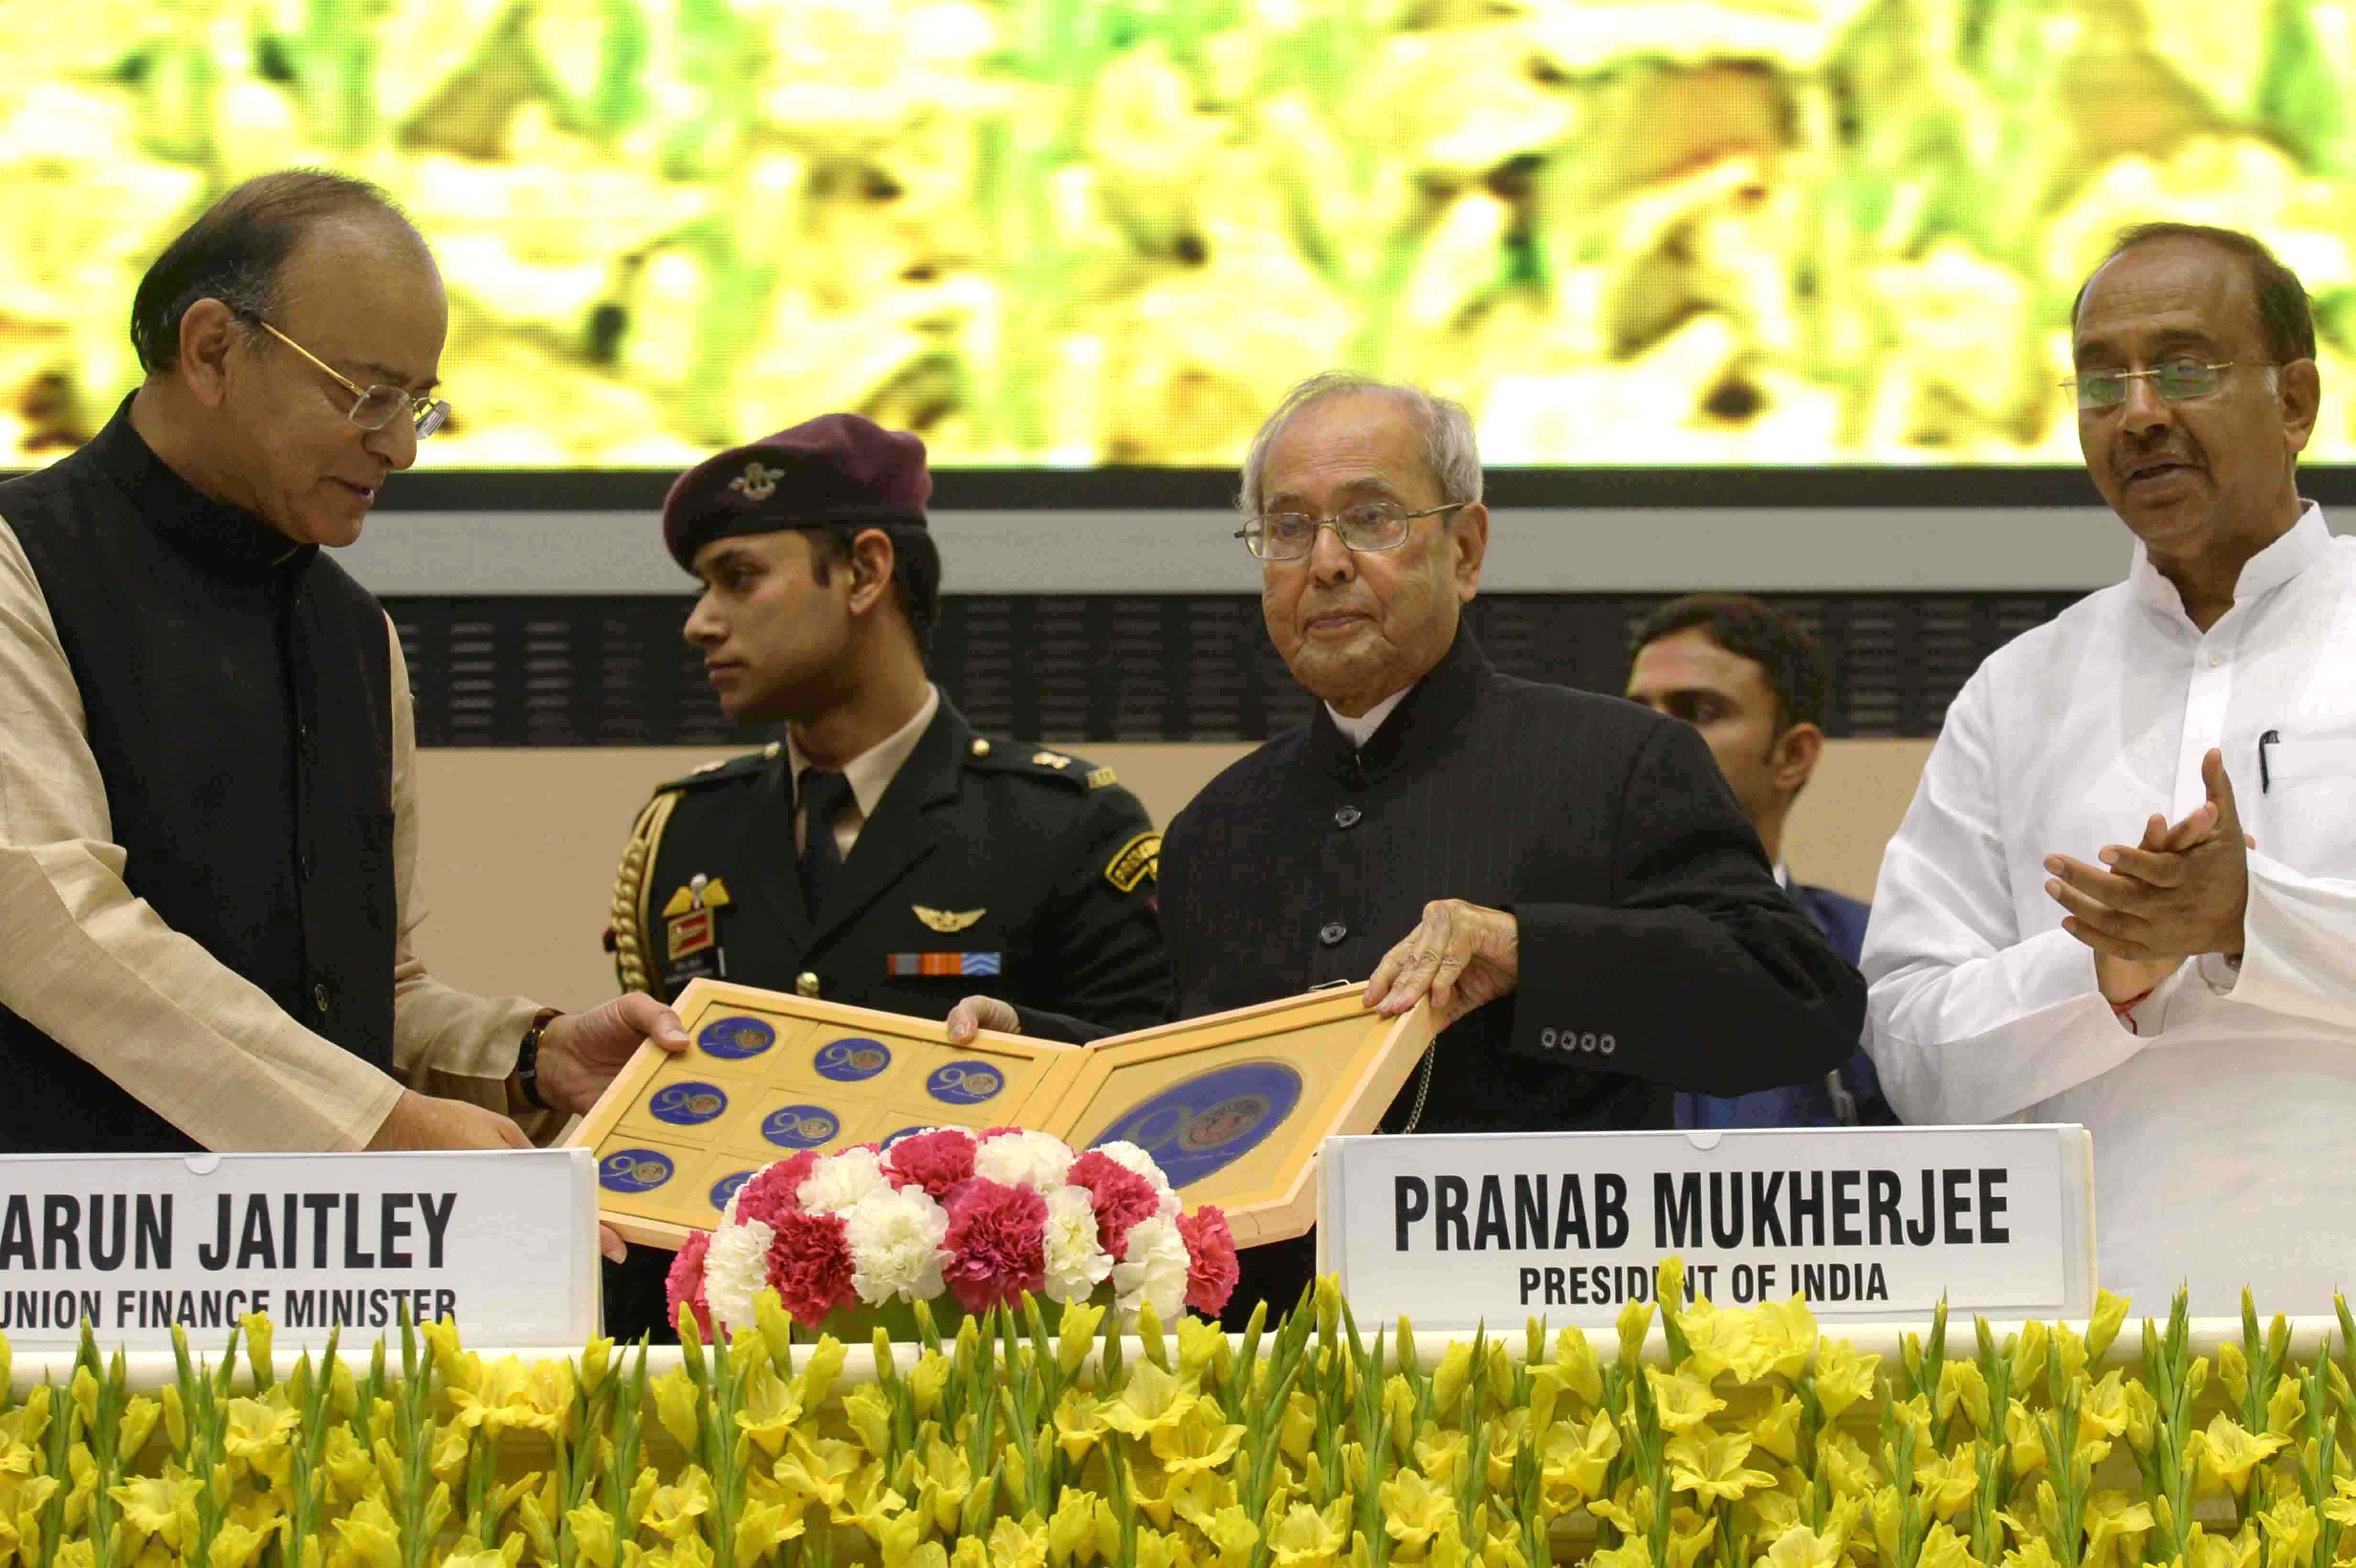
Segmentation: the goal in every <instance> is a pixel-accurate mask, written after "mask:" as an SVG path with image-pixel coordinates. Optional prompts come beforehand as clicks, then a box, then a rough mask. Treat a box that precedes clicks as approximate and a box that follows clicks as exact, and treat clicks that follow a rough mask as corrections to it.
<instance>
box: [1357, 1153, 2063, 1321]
mask: <svg viewBox="0 0 2356 1568" xmlns="http://www.w3.org/2000/svg"><path fill="white" fill-rule="evenodd" d="M2093 1147H2094V1145H2093V1138H2092V1136H2090V1135H2089V1134H2088V1133H2087V1132H2086V1130H2085V1129H2084V1128H2083V1127H2080V1126H2006V1127H1789V1128H1785V1127H1776V1128H1755V1129H1754V1128H1745V1129H1740V1130H1728V1131H1723V1132H1719V1131H1708V1132H1629V1133H1487V1134H1458V1135H1448V1134H1442V1135H1434V1136H1416V1137H1340V1138H1329V1139H1327V1140H1326V1143H1325V1147H1324V1153H1323V1158H1322V1161H1321V1164H1322V1167H1323V1170H1322V1177H1321V1180H1322V1187H1321V1191H1320V1194H1319V1208H1318V1222H1317V1252H1318V1265H1317V1266H1318V1269H1319V1271H1320V1272H1321V1273H1322V1272H1325V1271H1329V1270H1331V1271H1335V1272H1338V1273H1339V1274H1340V1275H1341V1276H1342V1289H1343V1292H1344V1295H1345V1296H1347V1297H1348V1298H1349V1300H1350V1303H1351V1305H1352V1306H1353V1307H1355V1308H1356V1309H1357V1312H1358V1316H1359V1317H1360V1318H1361V1319H1362V1320H1364V1321H1368V1322H1379V1321H1381V1320H1383V1319H1386V1318H1388V1317H1395V1316H1397V1315H1398V1314H1400V1313H1405V1314H1407V1315H1408V1317H1412V1318H1413V1319H1414V1320H1415V1321H1416V1322H1417V1323H1418V1324H1419V1325H1421V1324H1424V1323H1430V1325H1431V1326H1433V1327H1434V1328H1472V1327H1473V1326H1474V1325H1475V1324H1477V1323H1481V1322H1486V1323H1487V1324H1488V1325H1489V1327H1491V1328H1498V1327H1500V1326H1504V1325H1510V1324H1518V1323H1521V1322H1523V1321H1525V1320H1526V1319H1527V1318H1530V1317H1546V1318H1547V1319H1549V1320H1550V1321H1553V1322H1556V1323H1609V1322H1611V1321H1612V1319H1613V1318H1614V1317H1617V1316H1618V1314H1619V1312H1620V1309H1621V1308H1622V1307H1623V1306H1625V1305H1627V1304H1628V1303H1629V1302H1631V1301H1639V1302H1641V1301H1649V1300H1651V1299H1652V1291H1653V1285H1654V1278H1655V1273H1654V1271H1655V1267H1656V1266H1657V1265H1658V1264H1660V1263H1661V1262H1662V1261H1663V1260H1665V1259H1666V1258H1669V1257H1673V1256H1674V1257H1678V1258H1681V1259H1683V1260H1684V1262H1685V1268H1686V1282H1687V1288H1688V1289H1689V1290H1691V1291H1693V1292H1695V1293H1697V1294H1698V1295H1702V1296H1708V1297H1709V1298H1710V1299H1711V1300H1712V1301H1714V1302H1716V1303H1717V1304H1718V1305H1719V1306H1721V1307H1735V1306H1748V1305H1751V1304H1755V1303H1758V1302H1762V1301H1782V1300H1784V1299H1787V1298H1788V1297H1790V1296H1792V1295H1793V1294H1794V1292H1798V1293H1799V1294H1801V1295H1803V1296H1806V1297H1807V1299H1808V1304H1809V1306H1810V1307H1812V1308H1813V1309H1814V1310H1815V1312H1816V1314H1817V1315H1818V1316H1820V1317H1837V1318H1843V1319H1847V1320H1850V1321H1875V1320H1890V1321H1898V1320H1909V1319H1912V1320H1919V1319H1922V1318H1923V1317H1928V1316H1929V1315H1930V1313H1931V1311H1932V1309H1933V1307H1936V1306H1937V1305H1938V1303H1939V1300H1940V1298H1941V1297H1943V1296H1944V1297H1945V1298H1946V1300H1947V1302H1948V1305H1949V1307H1950V1308H1951V1309H1952V1310H1954V1311H1956V1312H1960V1313H1966V1314H1968V1313H1972V1312H1985V1313H1987V1314H1989V1315H1990V1316H1997V1317H2084V1316H2085V1315H2087V1314H2088V1313H2090V1312H2091V1311H2092V1310H2093V1309H2094V1289H2095V1277H2094V1207H2093V1200H2092V1198H2091V1196H2090V1194H2091V1192H2092V1189H2093V1183H2094V1152H2093Z"/></svg>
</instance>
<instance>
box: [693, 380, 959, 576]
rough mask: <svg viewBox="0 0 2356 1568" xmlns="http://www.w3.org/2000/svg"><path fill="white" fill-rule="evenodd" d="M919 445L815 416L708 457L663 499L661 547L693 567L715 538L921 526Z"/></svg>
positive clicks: (863, 422)
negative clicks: (854, 526) (836, 526)
mask: <svg viewBox="0 0 2356 1568" xmlns="http://www.w3.org/2000/svg"><path fill="white" fill-rule="evenodd" d="M932 494H933V476H932V475H930V474H929V473H927V472H926V468H925V443H923V442H922V441H920V440H918V439H917V438H916V436H913V435H910V434H909V433H908V432H905V431H897V430H885V429H884V428H883V426H882V425H879V424H877V423H876V422H875V421H873V420H867V419H862V418H861V417H860V416H859V415H857V414H820V415H819V417H818V418H816V419H814V420H809V421H804V422H803V423H800V424H798V425H796V426H794V428H793V429H791V430H781V431H779V432H777V433H776V434H775V435H771V436H764V437H762V438H761V439H760V440H759V441H756V442H754V443H751V444H749V445H745V446H739V447H735V448H733V449H731V450H730V451H727V452H723V453H721V454H720V455H719V456H717V457H707V458H705V459H704V460H703V461H702V462H701V463H699V464H696V465H695V466H694V467H692V468H691V469H689V470H688V471H687V472H686V473H684V474H682V475H680V476H679V477H678V478H677V479H676V480H674V481H673V482H672V484H671V487H670V494H669V495H668V496H664V497H663V509H662V525H663V543H664V544H666V545H668V546H669V548H670V553H671V557H672V559H673V560H677V561H678V562H679V563H680V565H681V566H682V567H685V568H686V569H687V570H689V571H694V570H695V552H696V551H698V550H700V549H702V548H703V547H704V546H705V545H708V544H710V543H711V542H712V540H714V539H734V538H736V537H737V536H739V535H743V534H774V533H780V532H783V531H784V530H785V529H787V528H818V527H819V526H821V525H823V524H827V523H914V524H916V526H917V527H918V528H922V527H924V525H925V503H926V500H928V499H930V498H931V496H932Z"/></svg>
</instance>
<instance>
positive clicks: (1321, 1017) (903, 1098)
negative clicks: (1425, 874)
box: [567, 980, 1434, 1249]
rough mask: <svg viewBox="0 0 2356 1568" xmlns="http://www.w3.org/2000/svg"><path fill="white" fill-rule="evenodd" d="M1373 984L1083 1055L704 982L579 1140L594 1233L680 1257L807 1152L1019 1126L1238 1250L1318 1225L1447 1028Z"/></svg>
mask: <svg viewBox="0 0 2356 1568" xmlns="http://www.w3.org/2000/svg"><path fill="white" fill-rule="evenodd" d="M1360 995H1361V993H1360V988H1359V987H1355V986H1353V987H1347V988H1340V989H1328V990H1324V991H1318V992H1312V993H1310V994H1308V995H1306V996H1301V997H1288V998H1284V999H1281V1000H1279V1001H1273V1002H1265V1003H1261V1004H1259V1005H1258V1006H1256V1007H1249V1008H1238V1009H1237V1010H1236V1011H1233V1012H1227V1013H1220V1014H1215V1015H1214V1016H1212V1017H1209V1018H1203V1019H1192V1020H1190V1021H1188V1022H1185V1023H1179V1024H1169V1025H1165V1026H1163V1027H1161V1028H1158V1029H1145V1030H1141V1031H1139V1032H1138V1033H1135V1034H1129V1035H1120V1036H1116V1037H1114V1038H1112V1039H1109V1040H1098V1041H1097V1042H1096V1043H1094V1044H1093V1045H1090V1046H1087V1047H1075V1046H1068V1045H1062V1044H1058V1043H1056V1042H1054V1041H1049V1040H1029V1039H1025V1038H1023V1037H1022V1036H1019V1035H1009V1034H998V1033H994V1032H991V1031H989V1030H984V1031H983V1032H982V1033H980V1035H979V1036H977V1037H976V1038H975V1039H974V1040H972V1041H971V1042H969V1044H967V1045H964V1046H952V1045H951V1044H950V1043H949V1040H948V1029H947V1027H946V1026H945V1025H943V1024H940V1023H937V1022H935V1021H932V1020H928V1019H913V1018H907V1017H904V1016H901V1015H898V1014H894V1013H884V1012H877V1011H874V1010H872V1009H869V1008H851V1007H845V1006H843V1005H841V1004H840V1003H835V1002H826V1001H817V1000H811V999H808V998H804V997H793V996H787V995H784V994H782V993H778V992H773V991H763V990H758V989H755V987H749V986H739V985H733V984H730V983H728V982H725V981H713V980H697V981H695V982H693V983H692V984H691V985H690V986H689V987H687V989H686V990H685V991H683V992H681V993H680V997H679V1000H678V1001H677V1002H676V1003H675V1004H674V1008H675V1009H676V1010H677V1011H678V1013H679V1015H680V1020H681V1022H682V1023H684V1024H685V1025H686V1028H687V1032H688V1035H689V1038H690V1039H691V1040H693V1041H694V1042H695V1043H694V1044H693V1045H692V1046H691V1047H690V1049H689V1050H688V1051H686V1052H684V1053H682V1054H681V1055H679V1056H676V1057H674V1056H671V1055H669V1054H668V1053H666V1052H664V1051H661V1050H659V1048H657V1047H655V1046H653V1045H651V1044H650V1045H648V1046H646V1047H644V1048H642V1049H641V1050H640V1051H639V1052H638V1054H637V1056H636V1057H634V1058H633V1059H632V1060H631V1061H630V1063H629V1065H628V1066H626V1068H624V1069H623V1071H622V1072H621V1073H620V1074H619V1075H617V1076H616V1078H615V1080H614V1082H613V1083H611V1084H610V1085H609V1086H608V1087H607V1089H606V1091H605V1093H604V1094H603V1095H602V1096H600V1098H599V1099H598V1102H597V1104H596V1105H595V1106H594V1107H593V1108H592V1109H591V1111H590V1112H589V1114H588V1115H586V1116H584V1118H583V1119H582V1121H581V1123H580V1125H578V1126H577V1127H576V1128H575V1129H574V1131H573V1136H571V1138H570V1139H568V1140H567V1141H568V1142H569V1143H570V1144H572V1145H573V1146H575V1147H585V1148H590V1149H594V1151H596V1155H597V1177H598V1194H597V1197H598V1205H599V1213H600V1217H601V1218H603V1219H604V1220H605V1222H606V1223H608V1224H610V1225H612V1226H613V1227H614V1228H615V1230H616V1231H617V1232H620V1233H621V1235H622V1236H623V1237H624V1238H625V1239H626V1240H628V1241H632V1242H636V1243H640V1244H642V1245H647V1246H655V1247H664V1248H671V1249H676V1248H678V1247H680V1246H683V1245H685V1244H686V1242H687V1238H688V1236H689V1235H690V1234H691V1232H694V1231H696V1230H708V1229H710V1228H712V1227H713V1226H715V1225H717V1224H718V1223H719V1222H720V1218H721V1213H722V1211H723V1208H724V1207H725V1205H726V1203H727V1201H728V1198H729V1196H730V1195H731V1194H732V1193H733V1192H734V1190H735V1188H736V1187H737V1186H738V1185H741V1184H742V1182H743V1181H744V1180H745V1179H748V1178H749V1177H750V1176H751V1175H752V1174H753V1173H754V1172H755V1171H756V1170H758V1169H759V1168H761V1167H762V1166H764V1165H766V1164H768V1163H769V1162H770V1161H772V1160H777V1159H783V1158H787V1157H790V1156H791V1155H792V1154H794V1153H795V1152H797V1151H798V1150H800V1149H805V1148H811V1149H818V1150H820V1151H822V1152H824V1151H831V1150H834V1149H840V1148H844V1147H850V1146H851V1145H853V1144H859V1143H867V1142H884V1143H888V1142H889V1141H890V1140H891V1139H892V1138H893V1137H894V1136H899V1135H900V1134H902V1133H905V1132H909V1131H913V1130H915V1129H916V1128H917V1127H921V1126H951V1125H955V1126H964V1127H968V1128H969V1129H971V1130H973V1131H975V1132H980V1131H981V1130H982V1129H984V1128H986V1127H993V1126H1021V1127H1031V1128H1035V1129H1037V1130H1039V1131H1041V1132H1046V1133H1052V1134H1054V1135H1055V1136H1058V1137H1060V1138H1063V1139H1064V1140H1065V1141H1066V1142H1067V1143H1069V1144H1070V1145H1071V1146H1072V1147H1074V1148H1076V1149H1084V1148H1087V1147H1089V1146H1090V1145H1092V1144H1095V1143H1098V1142H1104V1141H1109V1140H1111V1139H1114V1138H1122V1139H1126V1140H1127V1141H1130V1142H1132V1143H1136V1144H1138V1145H1139V1146H1140V1147H1143V1148H1144V1149H1145V1150H1146V1152H1147V1153H1149V1154H1151V1156H1152V1157H1154V1159H1155V1160H1156V1162H1157V1163H1159V1164H1160V1165H1161V1166H1162V1168H1163V1170H1164V1171H1165V1173H1167V1174H1168V1176H1169V1178H1170V1179H1171V1181H1172V1183H1173V1186H1175V1187H1176V1188H1177V1189H1178V1191H1179V1195H1180V1198H1181V1200H1183V1202H1184V1203H1185V1204H1186V1206H1187V1207H1188V1208H1190V1209H1191V1208H1195V1207H1199V1206H1201V1205H1204V1204H1214V1205H1216V1206H1217V1207H1218V1208H1219V1209H1221V1210H1222V1211H1225V1212H1226V1216H1227V1223H1228V1225H1229V1227H1230V1228H1231V1229H1232V1230H1233V1231H1234V1232H1235V1236H1236V1240H1237V1243H1240V1244H1242V1245H1246V1246H1249V1245H1252V1244H1255V1243H1262V1242H1272V1241H1280V1240H1283V1239H1285V1238H1287V1237H1290V1236H1298V1235H1301V1234H1302V1233H1304V1232H1307V1231H1308V1230H1309V1229H1310V1228H1311V1226H1312V1225H1313V1224H1314V1223H1315V1221H1316V1215H1317V1190H1316V1172H1317V1160H1318V1155H1319V1151H1320V1149H1321V1148H1322V1147H1323V1143H1324V1140H1325V1139H1326V1138H1327V1137H1329V1136H1336V1135H1360V1134H1365V1133H1371V1132H1373V1131H1374V1130H1375V1125H1376V1122H1377V1121H1378V1120H1379V1119H1380V1118H1381V1116H1382V1114H1383V1112H1384V1111H1385V1109H1387V1107H1388V1106H1389V1104H1390V1103H1391V1100H1392V1098H1393V1097H1394V1096H1395V1095H1396V1094H1397V1093H1398V1091H1399V1089H1400V1087H1401V1086H1402V1085H1403V1084H1404V1083H1406V1081H1407V1079H1408V1075H1409V1074H1410V1073H1411V1072H1413V1071H1414V1070H1415V1066H1416V1063H1417V1062H1418V1061H1419V1059H1420V1058H1421V1056H1422V1054H1423V1051H1424V1050H1425V1048H1426V1047H1427V1046H1429V1045H1430V1041H1431V1038H1432V1035H1433V1033H1434V1030H1433V1029H1432V1027H1431V1021H1430V1008H1429V1006H1428V1005H1427V1006H1422V1007H1418V1008H1416V1009H1415V1010H1414V1011H1412V1012H1410V1013H1408V1014H1407V1015H1405V1016H1404V1017H1401V1018H1398V1019H1386V1018H1383V1017H1381V1016H1380V1015H1378V1014H1376V1013H1372V1012H1369V1011H1367V1010H1366V1008H1365V1005H1364V1003H1363V1002H1362V1001H1361V999H1360Z"/></svg>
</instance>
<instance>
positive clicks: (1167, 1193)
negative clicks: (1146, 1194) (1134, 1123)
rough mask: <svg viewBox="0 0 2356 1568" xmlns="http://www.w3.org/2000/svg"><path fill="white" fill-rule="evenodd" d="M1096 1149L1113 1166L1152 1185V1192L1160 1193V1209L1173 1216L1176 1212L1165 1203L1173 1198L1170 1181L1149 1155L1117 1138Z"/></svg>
mask: <svg viewBox="0 0 2356 1568" xmlns="http://www.w3.org/2000/svg"><path fill="white" fill-rule="evenodd" d="M1096 1149H1097V1152H1098V1154H1100V1155H1102V1156H1104V1157H1106V1158H1107V1159H1108V1160H1110V1161H1112V1162H1113V1163H1114V1164H1115V1165H1119V1166H1126V1167H1128V1168H1130V1169H1131V1170H1133V1171H1135V1172H1137V1174H1138V1175H1140V1176H1141V1177H1143V1178H1145V1179H1146V1180H1148V1181H1150V1182H1151V1183H1153V1190H1154V1191H1156V1192H1158V1193H1160V1194H1161V1195H1162V1198H1163V1200H1164V1203H1163V1205H1162V1207H1163V1210H1164V1211H1165V1213H1167V1214H1173V1215H1174V1214H1175V1213H1176V1212H1177V1211H1176V1210H1175V1209H1173V1208H1171V1207H1170V1205H1169V1203H1168V1201H1167V1200H1169V1199H1170V1198H1172V1197H1173V1193H1172V1192H1171V1190H1170V1179H1169V1178H1168V1177H1166V1176H1164V1175H1162V1168H1161V1167H1160V1166H1158V1165H1156V1164H1154V1163H1153V1157H1152V1156H1151V1155H1150V1154H1148V1153H1146V1152H1145V1151H1144V1150H1143V1149H1141V1148H1140V1147H1137V1146H1136V1145H1135V1144H1133V1143H1130V1142H1128V1141H1126V1140H1124V1139H1119V1138H1116V1139H1115V1140H1114V1141H1112V1142H1111V1143H1108V1144H1098V1145H1097V1146H1096Z"/></svg>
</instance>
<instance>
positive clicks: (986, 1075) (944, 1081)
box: [925, 1061, 1006, 1105]
mask: <svg viewBox="0 0 2356 1568" xmlns="http://www.w3.org/2000/svg"><path fill="white" fill-rule="evenodd" d="M1005 1087H1006V1074H1005V1073H1003V1072H1000V1071H999V1070H998V1069H997V1068H996V1067H994V1066H992V1065H991V1063H989V1062H987V1061H952V1062H950V1063H949V1064H948V1066H947V1067H942V1068H937V1069H936V1070H935V1071H934V1072H933V1075H932V1076H931V1077H929V1078H927V1079H926V1080H925V1093H927V1094H930V1095H931V1096H932V1097H933V1098H934V1099H936V1100H939V1101H943V1102H945V1103H946V1104H951V1105H979V1104H981V1103H982V1102H983V1101H984V1100H987V1099H989V1098H990V1097H991V1095H992V1094H995V1093H998V1092H999V1091H1000V1090H1001V1089H1003V1088H1005Z"/></svg>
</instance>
